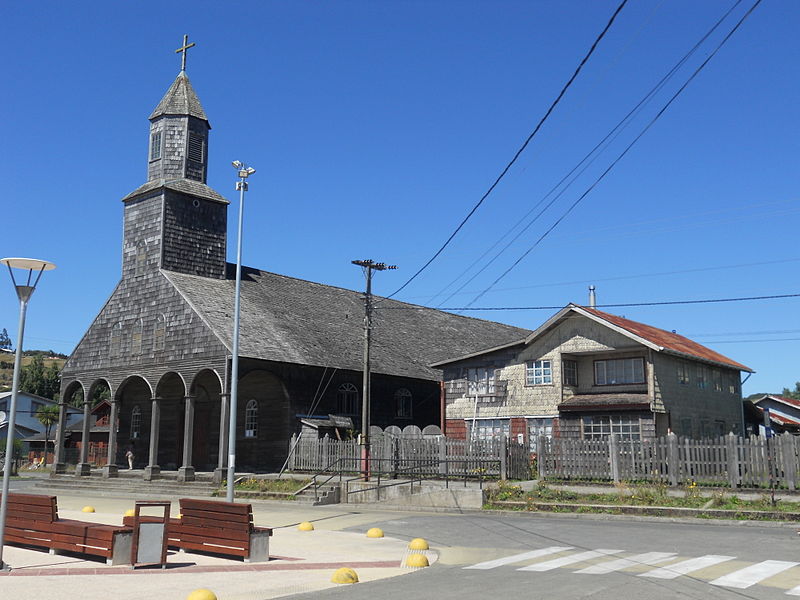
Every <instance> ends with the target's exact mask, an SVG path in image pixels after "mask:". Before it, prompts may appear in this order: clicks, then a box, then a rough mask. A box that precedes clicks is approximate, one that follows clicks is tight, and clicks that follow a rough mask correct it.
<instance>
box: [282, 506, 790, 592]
mask: <svg viewBox="0 0 800 600" xmlns="http://www.w3.org/2000/svg"><path fill="white" fill-rule="evenodd" d="M374 525H375V526H378V527H381V528H382V529H384V531H385V532H386V535H390V536H396V537H400V538H410V537H416V536H421V537H425V538H426V539H428V540H429V542H430V543H431V545H432V546H433V547H434V548H436V549H438V550H439V551H440V553H441V557H440V560H439V562H438V563H437V564H435V565H434V566H432V567H430V568H428V569H422V570H420V571H418V572H417V573H414V574H412V575H411V576H408V577H401V578H394V579H387V580H383V581H376V582H372V583H366V584H358V585H355V586H342V587H339V588H335V589H333V590H327V591H324V592H317V593H316V594H314V595H313V597H314V598H344V597H345V596H347V597H348V598H353V599H361V598H364V599H366V598H369V599H370V600H372V599H374V598H376V597H378V598H381V600H390V599H393V598H403V599H407V598H429V597H435V598H437V599H438V598H441V599H449V598H453V599H455V598H458V599H460V600H463V599H464V598H481V599H482V600H486V599H487V594H488V595H489V599H490V600H493V599H495V598H496V599H505V598H526V599H527V598H547V599H548V600H550V599H552V598H559V599H570V598H592V599H593V600H620V599H622V598H635V597H641V598H647V599H660V598H664V599H666V598H670V599H671V598H692V599H695V598H696V599H701V598H703V599H705V598H736V599H740V598H758V599H773V598H783V599H787V598H791V597H792V596H795V595H797V596H800V538H798V536H797V534H796V532H795V529H794V528H791V527H787V526H781V527H775V526H768V525H764V526H752V525H750V524H748V525H742V524H737V525H732V526H731V525H720V524H714V523H708V524H706V523H699V524H684V523H670V522H664V521H648V522H641V521H629V520H618V519H613V520H606V519H603V520H596V519H585V518H581V519H575V518H568V517H553V516H535V515H490V514H475V515H430V514H426V515H419V516H416V515H411V516H408V515H407V514H406V515H404V516H402V517H400V518H397V519H394V520H387V521H376V522H375V523H374ZM311 597H312V596H311V595H297V596H294V597H293V598H295V599H303V598H311Z"/></svg>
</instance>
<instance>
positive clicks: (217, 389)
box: [178, 369, 223, 481]
mask: <svg viewBox="0 0 800 600" xmlns="http://www.w3.org/2000/svg"><path fill="white" fill-rule="evenodd" d="M222 386H223V383H222V378H221V377H220V376H219V373H217V372H216V371H214V370H212V369H204V370H202V371H200V372H199V373H198V374H197V375H196V376H195V378H194V380H193V381H192V384H191V386H190V391H189V394H188V395H187V396H186V398H185V399H184V410H183V415H182V427H181V428H180V429H182V431H183V447H182V462H181V467H180V469H178V480H179V481H192V480H194V474H195V470H196V469H197V468H200V469H204V470H205V469H208V468H209V467H210V466H211V465H212V464H213V463H214V457H213V452H214V450H215V448H216V444H215V442H218V440H219V431H217V432H213V431H212V427H211V424H212V423H214V422H215V420H216V422H219V413H220V399H221V395H222ZM215 417H216V419H215Z"/></svg>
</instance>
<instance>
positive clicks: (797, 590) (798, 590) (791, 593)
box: [786, 585, 800, 596]
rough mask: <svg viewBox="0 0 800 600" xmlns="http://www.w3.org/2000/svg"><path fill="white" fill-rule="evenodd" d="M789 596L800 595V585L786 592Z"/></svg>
mask: <svg viewBox="0 0 800 600" xmlns="http://www.w3.org/2000/svg"><path fill="white" fill-rule="evenodd" d="M786 595H787V596H800V585H798V586H797V587H793V588H792V589H790V590H789V591H788V592H786Z"/></svg>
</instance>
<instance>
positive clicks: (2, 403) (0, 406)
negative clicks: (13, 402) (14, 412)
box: [0, 400, 8, 412]
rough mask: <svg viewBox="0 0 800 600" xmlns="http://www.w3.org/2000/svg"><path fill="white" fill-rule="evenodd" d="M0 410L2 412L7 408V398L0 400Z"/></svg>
mask: <svg viewBox="0 0 800 600" xmlns="http://www.w3.org/2000/svg"><path fill="white" fill-rule="evenodd" d="M0 410H2V411H3V412H5V411H7V410H8V400H0Z"/></svg>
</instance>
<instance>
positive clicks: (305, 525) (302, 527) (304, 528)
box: [297, 521, 314, 531]
mask: <svg viewBox="0 0 800 600" xmlns="http://www.w3.org/2000/svg"><path fill="white" fill-rule="evenodd" d="M297 529H299V530H300V531H314V525H312V524H311V523H309V522H308V521H303V522H302V523H300V525H298V526H297Z"/></svg>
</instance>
